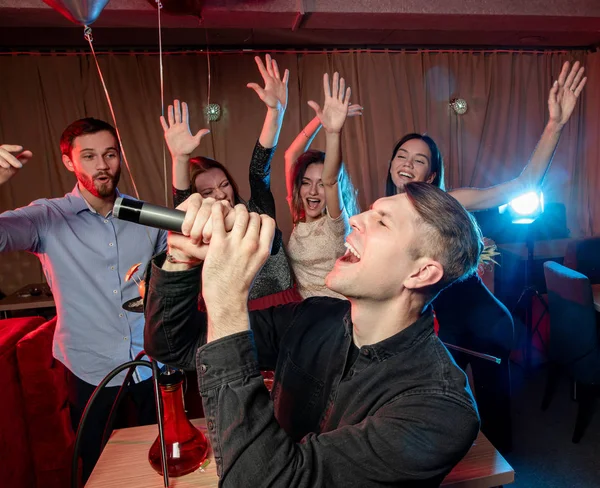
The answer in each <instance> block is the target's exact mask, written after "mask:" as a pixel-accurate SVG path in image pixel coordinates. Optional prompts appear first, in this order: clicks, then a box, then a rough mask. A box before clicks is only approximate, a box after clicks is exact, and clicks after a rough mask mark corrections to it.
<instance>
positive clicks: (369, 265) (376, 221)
mask: <svg viewBox="0 0 600 488" xmlns="http://www.w3.org/2000/svg"><path fill="white" fill-rule="evenodd" d="M350 225H351V226H352V232H351V233H350V235H349V236H348V238H347V239H346V248H347V251H346V254H345V255H344V256H342V257H341V258H339V259H338V260H337V261H336V263H335V266H334V268H333V270H332V271H331V272H330V273H329V274H328V275H327V277H326V279H325V283H326V285H327V287H328V288H330V289H331V290H333V291H336V292H338V293H341V294H342V295H344V296H346V297H348V298H364V299H372V300H389V299H392V298H394V297H397V296H399V295H400V294H401V293H402V291H403V290H404V289H405V288H419V287H421V286H427V285H428V284H431V280H434V281H439V279H441V275H442V273H443V271H442V268H441V265H440V264H439V263H437V262H436V261H435V260H433V259H431V258H429V257H427V256H421V257H419V258H415V253H414V252H413V248H414V246H415V245H416V244H417V243H418V242H419V241H420V237H421V234H422V231H421V227H420V224H419V216H418V214H417V212H416V210H415V209H414V208H413V206H412V205H411V203H410V201H409V200H408V197H407V196H406V195H404V194H402V195H395V196H392V197H386V198H381V199H379V200H377V201H376V202H375V203H374V204H373V206H372V208H371V209H370V210H368V211H367V212H363V213H361V214H359V215H356V216H354V217H352V218H351V219H350ZM430 266H433V268H435V269H427V268H428V267H430ZM419 273H429V274H430V276H429V281H427V280H426V279H425V280H424V281H423V280H422V279H421V280H420V281H419V280H417V281H415V276H416V275H417V274H419ZM432 273H433V274H432ZM435 273H437V274H438V275H439V276H438V275H435ZM434 275H435V276H434ZM420 276H421V278H424V277H425V278H427V277H426V276H424V275H423V274H421V275H420Z"/></svg>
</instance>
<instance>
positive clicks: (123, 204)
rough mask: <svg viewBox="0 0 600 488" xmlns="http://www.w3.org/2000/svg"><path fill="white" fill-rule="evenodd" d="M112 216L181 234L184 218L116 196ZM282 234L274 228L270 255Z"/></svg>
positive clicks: (159, 207)
mask: <svg viewBox="0 0 600 488" xmlns="http://www.w3.org/2000/svg"><path fill="white" fill-rule="evenodd" d="M113 216H115V217H116V218H117V219H120V220H127V221H128V222H134V223H136V224H140V225H147V226H148V227H154V228H156V229H163V230H170V231H173V232H177V233H178V234H181V226H182V224H183V220H184V218H185V212H183V211H181V210H176V209H174V208H168V207H161V206H160V205H153V204H151V203H148V202H143V201H141V200H132V199H131V198H124V197H117V199H116V200H115V204H114V207H113ZM281 241H282V235H281V231H280V230H279V229H275V236H274V238H273V247H272V248H271V255H272V256H273V255H275V254H277V252H279V247H280V246H281Z"/></svg>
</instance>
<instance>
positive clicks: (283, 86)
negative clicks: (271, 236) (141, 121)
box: [161, 54, 300, 309]
mask: <svg viewBox="0 0 600 488" xmlns="http://www.w3.org/2000/svg"><path fill="white" fill-rule="evenodd" d="M255 60H256V64H257V66H258V69H259V71H260V73H261V75H262V77H263V80H264V82H265V86H264V88H262V87H260V86H259V85H257V84H256V83H249V84H248V85H247V86H248V87H249V88H252V89H253V90H254V91H256V93H257V94H258V96H259V97H260V99H261V100H262V101H263V102H264V103H265V105H266V106H267V115H266V117H265V122H264V125H263V128H262V132H261V134H260V137H259V139H258V141H257V142H256V145H255V147H254V152H253V153H252V159H251V161H250V176H249V178H250V191H251V194H250V199H249V200H248V201H245V200H243V199H242V198H241V197H240V195H239V191H238V186H237V184H236V182H235V181H234V179H233V178H232V177H231V175H230V174H229V172H228V171H227V169H226V168H225V166H223V165H222V164H221V163H219V162H217V161H215V160H213V159H210V158H206V157H198V158H192V159H190V154H191V153H192V152H193V151H194V150H195V149H196V148H197V147H198V146H199V144H200V140H201V139H202V137H203V136H205V135H206V134H208V132H209V131H208V130H206V129H202V130H200V131H199V132H198V133H197V134H196V135H193V134H192V133H191V132H190V128H189V120H188V119H189V114H188V107H187V104H186V103H185V102H184V103H183V104H181V106H180V103H179V100H175V102H174V104H173V105H172V106H171V105H170V106H169V110H168V123H167V121H166V120H165V119H164V117H161V123H162V125H163V129H164V131H165V140H166V141H167V145H168V146H169V151H170V152H171V156H172V158H173V202H174V204H175V206H178V205H179V204H181V203H182V202H183V201H184V200H185V199H187V198H188V197H189V196H190V195H191V194H192V193H195V192H198V193H200V194H201V195H202V197H204V198H209V197H211V198H215V199H216V200H228V201H229V203H230V204H231V205H232V206H234V205H236V204H238V203H243V204H245V205H246V206H247V207H248V209H249V210H250V211H251V212H257V213H265V214H267V215H269V216H270V217H272V218H274V219H275V200H274V198H273V194H272V193H271V188H270V174H271V159H272V158H273V154H274V153H275V149H276V147H277V141H278V139H279V132H280V130H281V124H282V122H283V116H284V113H285V109H286V107H287V82H288V77H289V72H288V70H286V71H285V73H284V75H283V78H281V76H280V74H279V68H278V66H277V62H276V61H275V60H273V59H271V57H270V56H269V55H268V54H267V56H266V60H265V61H266V65H265V64H263V62H262V60H261V59H260V58H259V57H256V58H255ZM190 163H191V177H190ZM293 286H294V282H293V278H292V272H291V268H290V265H289V263H288V259H287V256H286V254H285V249H284V246H283V243H282V236H281V231H279V230H277V232H276V235H275V240H274V242H273V251H272V254H271V257H270V258H269V259H268V260H267V262H266V263H265V266H264V267H263V268H262V270H261V271H260V273H259V274H258V275H257V277H256V280H255V282H254V284H253V286H252V289H251V290H250V300H252V302H251V304H250V306H251V308H253V309H256V308H264V307H267V306H271V305H277V304H281V303H287V302H289V301H296V300H300V297H299V295H298V294H297V292H296V290H295V289H294V288H293ZM259 299H260V300H259Z"/></svg>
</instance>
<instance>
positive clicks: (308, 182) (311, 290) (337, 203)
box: [285, 73, 360, 298]
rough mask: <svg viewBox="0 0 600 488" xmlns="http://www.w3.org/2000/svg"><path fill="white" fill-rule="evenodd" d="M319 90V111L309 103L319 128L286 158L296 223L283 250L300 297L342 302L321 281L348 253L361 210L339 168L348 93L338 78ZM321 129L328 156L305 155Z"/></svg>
mask: <svg viewBox="0 0 600 488" xmlns="http://www.w3.org/2000/svg"><path fill="white" fill-rule="evenodd" d="M323 86H324V91H325V104H324V106H323V109H321V107H320V106H319V105H318V104H317V103H316V102H313V101H310V102H308V104H309V105H310V106H311V107H312V108H313V109H314V110H315V112H316V114H317V117H315V119H317V120H318V124H313V125H315V129H314V130H313V132H312V133H311V135H310V136H309V135H308V134H307V133H306V132H305V131H302V134H300V135H299V136H298V137H297V138H296V140H294V142H293V143H292V145H291V146H290V148H288V150H287V151H286V153H285V162H286V187H287V199H288V204H289V206H290V212H291V214H292V219H293V221H294V229H293V231H292V234H291V236H290V240H289V242H288V247H287V251H288V256H289V258H290V263H291V264H292V268H293V270H294V276H295V278H296V284H297V285H298V291H299V292H300V295H301V296H302V298H308V297H311V296H331V297H336V298H344V297H342V296H341V295H339V294H338V293H335V292H333V291H331V290H330V289H329V288H327V287H326V286H325V276H327V274H328V273H329V272H330V271H331V270H332V269H333V265H334V263H335V261H336V260H337V258H339V257H340V256H342V255H343V254H344V253H345V252H346V247H345V237H346V234H347V233H348V232H349V229H350V226H349V223H348V219H349V218H350V217H351V216H353V215H355V214H357V213H359V211H360V210H359V209H358V203H357V200H356V190H355V189H354V187H353V186H352V182H351V181H350V177H349V175H348V173H347V171H346V169H345V167H344V164H343V163H342V149H341V130H342V127H343V125H344V123H345V121H346V118H347V117H348V114H349V109H350V105H349V98H350V88H347V89H346V88H345V81H344V79H343V78H340V77H339V75H338V73H335V74H334V75H333V81H332V84H331V86H330V84H329V76H328V75H327V74H325V75H324V77H323ZM355 107H356V106H355ZM355 107H354V111H355V112H356V111H357V110H356V108H355ZM321 125H322V126H323V127H324V128H325V131H326V143H325V146H326V152H322V151H315V150H306V149H307V148H308V145H309V144H310V140H311V139H312V137H314V134H315V133H316V131H317V130H318V128H320V126H321ZM302 151H305V152H303V153H302V154H300V155H299V153H300V152H302Z"/></svg>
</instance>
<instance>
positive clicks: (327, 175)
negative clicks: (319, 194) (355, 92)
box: [308, 73, 351, 219]
mask: <svg viewBox="0 0 600 488" xmlns="http://www.w3.org/2000/svg"><path fill="white" fill-rule="evenodd" d="M323 89H324V91H325V103H324V104H323V108H322V109H321V107H320V106H319V104H318V103H316V102H314V101H312V100H311V101H310V102H308V104H309V105H310V107H311V108H312V109H313V110H314V111H315V112H316V114H317V117H318V118H319V120H320V121H321V124H322V125H323V127H324V128H325V132H326V135H325V162H324V165H323V175H322V176H321V181H322V182H323V186H324V187H325V201H326V202H327V212H328V213H329V216H330V217H331V218H333V219H337V218H338V217H339V216H340V214H341V213H342V210H343V209H342V199H341V196H340V188H339V184H338V181H339V174H340V170H341V168H342V143H341V131H342V127H343V126H344V122H345V121H346V117H347V115H348V107H349V105H350V94H351V90H350V87H348V88H346V81H345V80H344V78H340V75H339V74H338V73H334V75H333V81H332V83H331V86H330V85H329V75H328V74H327V73H325V75H323Z"/></svg>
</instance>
